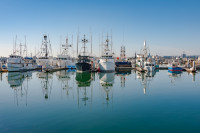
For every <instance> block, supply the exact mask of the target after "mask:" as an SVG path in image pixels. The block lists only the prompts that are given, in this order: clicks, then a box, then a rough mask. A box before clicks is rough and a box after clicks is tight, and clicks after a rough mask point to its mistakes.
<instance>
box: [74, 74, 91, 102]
mask: <svg viewBox="0 0 200 133" xmlns="http://www.w3.org/2000/svg"><path fill="white" fill-rule="evenodd" d="M93 74H94V73H91V72H81V73H79V72H78V73H76V83H77V87H78V88H77V98H78V106H79V103H80V99H81V101H82V102H83V104H84V105H85V106H86V104H87V102H91V103H92V91H93V88H92V87H90V86H91V82H92V80H93V76H94V75H93ZM89 90H90V91H89ZM89 93H90V95H91V96H90V97H89V96H88V95H89Z"/></svg>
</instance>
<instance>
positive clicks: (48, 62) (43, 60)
mask: <svg viewBox="0 0 200 133" xmlns="http://www.w3.org/2000/svg"><path fill="white" fill-rule="evenodd" d="M48 44H49V47H48ZM49 49H51V47H50V43H49V41H47V35H44V39H43V40H42V46H41V51H40V52H39V57H38V58H37V59H36V63H37V64H38V65H39V66H41V67H42V69H46V68H48V69H49V68H52V66H53V57H50V56H49V53H50V52H49Z"/></svg>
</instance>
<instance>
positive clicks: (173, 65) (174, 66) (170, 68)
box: [168, 62, 183, 72]
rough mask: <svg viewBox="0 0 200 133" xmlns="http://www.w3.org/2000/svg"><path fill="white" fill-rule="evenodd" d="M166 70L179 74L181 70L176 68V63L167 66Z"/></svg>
mask: <svg viewBox="0 0 200 133" xmlns="http://www.w3.org/2000/svg"><path fill="white" fill-rule="evenodd" d="M168 70H169V71H172V72H181V71H182V70H183V69H182V68H181V67H178V65H177V63H174V62H173V63H172V64H170V65H169V66H168Z"/></svg>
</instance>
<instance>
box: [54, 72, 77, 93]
mask: <svg viewBox="0 0 200 133" xmlns="http://www.w3.org/2000/svg"><path fill="white" fill-rule="evenodd" d="M74 74H75V70H74V69H68V70H61V71H57V72H56V76H57V78H58V81H60V84H61V89H62V90H64V91H66V95H67V96H69V92H70V91H73V84H71V83H73V82H70V81H71V80H72V78H73V79H74ZM61 94H62V93H61Z"/></svg>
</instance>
